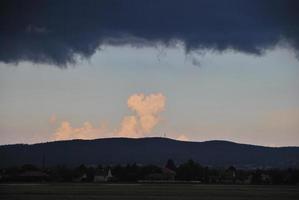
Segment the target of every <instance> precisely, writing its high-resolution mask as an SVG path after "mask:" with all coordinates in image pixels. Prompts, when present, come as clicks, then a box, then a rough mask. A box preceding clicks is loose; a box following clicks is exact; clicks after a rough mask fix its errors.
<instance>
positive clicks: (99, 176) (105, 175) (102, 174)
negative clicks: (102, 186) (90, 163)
mask: <svg viewBox="0 0 299 200" xmlns="http://www.w3.org/2000/svg"><path fill="white" fill-rule="evenodd" d="M112 179H113V175H112V172H111V169H108V170H107V171H105V170H98V171H96V173H95V175H94V178H93V181H94V182H108V181H111V180H112Z"/></svg>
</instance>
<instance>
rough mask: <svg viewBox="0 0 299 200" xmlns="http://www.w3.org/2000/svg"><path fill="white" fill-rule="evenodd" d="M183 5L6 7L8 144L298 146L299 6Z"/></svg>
mask: <svg viewBox="0 0 299 200" xmlns="http://www.w3.org/2000/svg"><path fill="white" fill-rule="evenodd" d="M182 2H183V1H179V0H174V1H168V0H166V1H161V2H158V1H145V0H144V1H143V0H141V1H120V0H115V1H108V0H107V1H105V0H104V1H80V0H77V1H55V0H54V1H34V0H29V1H2V2H1V3H0V7H1V8H0V9H1V16H0V19H1V20H0V27H1V29H0V138H1V139H0V144H13V143H37V142H46V141H53V140H66V139H94V138H104V137H161V136H165V135H166V136H167V137H169V138H173V139H179V140H190V141H206V140H230V141H234V142H239V143H250V144H258V145H266V146H299V78H298V77H299V59H298V58H299V24H298V21H299V14H298V9H299V3H298V1H293V0H273V1H267V0H261V1H258V0H253V1H244V2H243V1H242V3H240V2H241V1H235V0H231V1H227V2H225V3H224V1H213V0H212V1H192V0H190V1H186V3H184V4H183V3H182ZM184 2H185V1H184ZM249 2H250V6H249V4H248V3H249Z"/></svg>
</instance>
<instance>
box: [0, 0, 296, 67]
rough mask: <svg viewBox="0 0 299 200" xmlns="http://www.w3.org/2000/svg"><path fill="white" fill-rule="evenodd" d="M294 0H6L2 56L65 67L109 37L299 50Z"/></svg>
mask: <svg viewBox="0 0 299 200" xmlns="http://www.w3.org/2000/svg"><path fill="white" fill-rule="evenodd" d="M298 10H299V1H296V0H247V1H246V0H244V1H240V0H227V1H222V0H206V1H201V0H161V1H159V0H127V1H124V0H123V1H122V0H69V1H68V0H26V1H25V0H24V1H22V0H18V1H15V0H2V1H0V12H1V13H0V45H1V46H0V61H2V62H6V63H17V62H19V61H23V60H27V61H32V62H37V63H51V64H56V65H58V66H60V67H63V66H65V65H66V64H67V63H70V62H74V60H75V58H76V57H77V56H78V57H83V58H88V57H90V56H91V55H93V54H94V52H95V51H96V50H97V49H98V48H99V47H100V46H101V45H103V44H110V45H124V44H129V45H134V46H141V47H142V46H155V45H156V44H163V45H166V46H168V45H172V44H173V43H175V42H176V41H181V42H182V43H183V44H184V46H185V48H186V51H187V52H188V51H192V50H205V49H209V50H215V51H224V50H227V49H233V50H236V51H240V52H245V53H252V54H258V55H259V54H261V53H262V52H263V50H265V49H268V48H272V47H274V46H275V45H276V44H277V43H278V42H279V41H281V40H284V41H287V42H288V43H290V44H291V47H292V48H293V49H294V50H295V51H296V52H297V53H298V49H299V26H298V20H299V12H298Z"/></svg>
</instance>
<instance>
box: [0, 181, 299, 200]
mask: <svg viewBox="0 0 299 200" xmlns="http://www.w3.org/2000/svg"><path fill="white" fill-rule="evenodd" d="M0 199H1V200H6V199H26V200H27V199H28V200H29V199H30V200H37V199H43V200H47V199H49V200H50V199H51V200H53V199H71V200H76V199H80V200H81V199H82V200H83V199H84V200H85V199H105V200H112V199H113V200H127V199H128V200H129V199H130V200H134V199H142V200H145V199H157V200H158V199H159V200H163V199H177V200H185V199H209V200H212V199H213V200H218V199H219V200H220V199H221V200H222V199H227V200H234V199H238V200H242V199H244V200H245V199H246V200H248V199H268V200H275V199H281V200H288V199H296V200H298V199H299V187H298V186H248V185H247V186H245V185H196V184H195V185H191V184H190V185H189V184H184V185H178V184H172V185H167V184H85V183H83V184H81V183H78V184H2V185H1V184H0Z"/></svg>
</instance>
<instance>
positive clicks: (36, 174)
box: [18, 171, 49, 181]
mask: <svg viewBox="0 0 299 200" xmlns="http://www.w3.org/2000/svg"><path fill="white" fill-rule="evenodd" d="M48 177H49V176H48V174H46V173H44V172H41V171H25V172H23V173H21V174H19V175H18V179H19V180H21V181H45V180H47V179H48Z"/></svg>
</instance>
